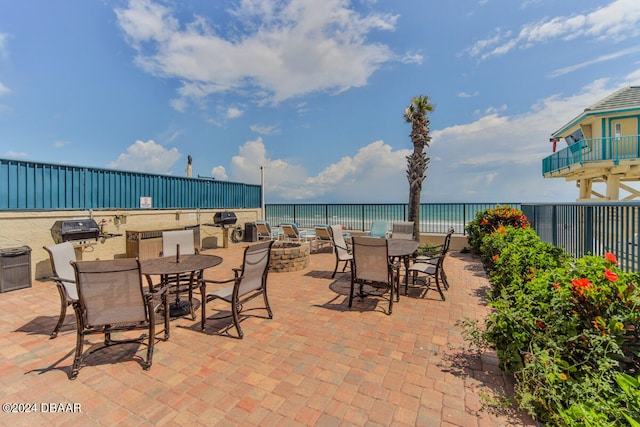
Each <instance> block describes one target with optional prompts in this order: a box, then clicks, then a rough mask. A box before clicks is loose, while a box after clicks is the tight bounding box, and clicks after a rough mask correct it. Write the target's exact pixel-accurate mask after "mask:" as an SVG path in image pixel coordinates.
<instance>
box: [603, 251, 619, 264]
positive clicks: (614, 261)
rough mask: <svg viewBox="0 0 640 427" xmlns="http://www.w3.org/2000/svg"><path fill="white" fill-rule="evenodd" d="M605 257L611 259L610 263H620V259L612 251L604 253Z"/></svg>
mask: <svg viewBox="0 0 640 427" xmlns="http://www.w3.org/2000/svg"><path fill="white" fill-rule="evenodd" d="M604 259H606V260H607V261H609V262H610V263H612V264H614V265H618V259H617V258H616V256H615V255H614V254H612V253H611V252H607V253H606V254H604Z"/></svg>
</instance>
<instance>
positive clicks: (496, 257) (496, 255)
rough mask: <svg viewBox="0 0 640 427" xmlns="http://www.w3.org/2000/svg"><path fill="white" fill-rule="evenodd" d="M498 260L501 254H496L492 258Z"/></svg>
mask: <svg viewBox="0 0 640 427" xmlns="http://www.w3.org/2000/svg"><path fill="white" fill-rule="evenodd" d="M498 258H500V255H499V254H495V255H494V256H492V257H491V259H492V260H494V261H497V260H498Z"/></svg>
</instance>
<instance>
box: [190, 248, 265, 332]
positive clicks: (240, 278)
mask: <svg viewBox="0 0 640 427" xmlns="http://www.w3.org/2000/svg"><path fill="white" fill-rule="evenodd" d="M273 243H274V242H273V240H271V241H268V242H261V243H258V244H254V245H251V246H247V248H246V249H245V250H244V261H243V263H242V267H241V268H234V269H233V273H234V277H233V278H232V279H229V280H223V281H218V280H208V279H205V280H203V281H202V284H201V285H200V293H201V295H202V299H203V301H202V319H201V328H202V330H203V331H204V329H205V323H206V321H207V316H206V309H205V307H206V305H207V303H209V302H211V301H213V300H221V301H224V302H226V303H227V304H230V305H231V315H230V316H231V317H232V318H233V326H235V328H236V331H238V338H240V339H242V337H243V336H244V334H243V332H242V328H240V320H241V319H240V314H241V312H242V311H243V304H245V303H247V302H248V301H250V300H252V299H253V298H256V297H258V296H260V295H262V296H263V298H264V305H265V307H264V308H265V309H266V310H267V314H268V318H269V319H272V318H273V313H272V312H271V306H270V305H269V299H268V298H267V274H268V272H269V259H270V255H271V246H272V245H273ZM207 283H214V284H224V283H233V284H232V285H230V286H227V287H225V288H222V289H218V290H216V291H214V292H212V293H210V294H207ZM226 317H229V316H219V317H212V318H211V319H212V320H217V319H223V318H226ZM230 327H231V325H229V328H230Z"/></svg>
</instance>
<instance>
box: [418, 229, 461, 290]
mask: <svg viewBox="0 0 640 427" xmlns="http://www.w3.org/2000/svg"><path fill="white" fill-rule="evenodd" d="M454 232H455V230H454V229H453V227H451V228H449V231H448V232H447V235H446V236H445V238H444V242H443V243H442V244H440V245H437V246H435V247H434V248H432V250H431V251H430V252H427V253H425V254H422V255H418V256H416V257H415V259H414V262H416V263H427V264H431V265H436V264H437V263H438V258H439V257H442V261H441V262H442V268H441V269H440V280H441V281H442V284H443V286H444V288H445V289H449V282H448V281H447V275H446V273H445V271H444V260H445V258H446V256H447V253H448V252H449V246H450V244H451V236H452V235H453V233H454Z"/></svg>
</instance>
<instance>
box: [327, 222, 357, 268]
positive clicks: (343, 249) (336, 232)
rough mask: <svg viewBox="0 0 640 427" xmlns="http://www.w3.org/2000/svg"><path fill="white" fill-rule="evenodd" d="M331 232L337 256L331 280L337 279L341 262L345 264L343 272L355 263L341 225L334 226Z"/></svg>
mask: <svg viewBox="0 0 640 427" xmlns="http://www.w3.org/2000/svg"><path fill="white" fill-rule="evenodd" d="M329 230H330V231H331V239H332V242H333V252H334V253H335V254H336V267H335V268H334V269H333V274H332V275H331V278H332V279H333V278H334V277H336V273H337V271H338V266H339V264H340V263H341V262H344V266H343V267H342V271H343V272H344V270H345V269H346V268H347V265H351V262H352V261H353V255H352V254H351V248H350V247H349V246H348V245H347V242H346V241H345V239H344V234H343V233H342V226H341V225H332V226H331V227H330V228H329Z"/></svg>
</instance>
